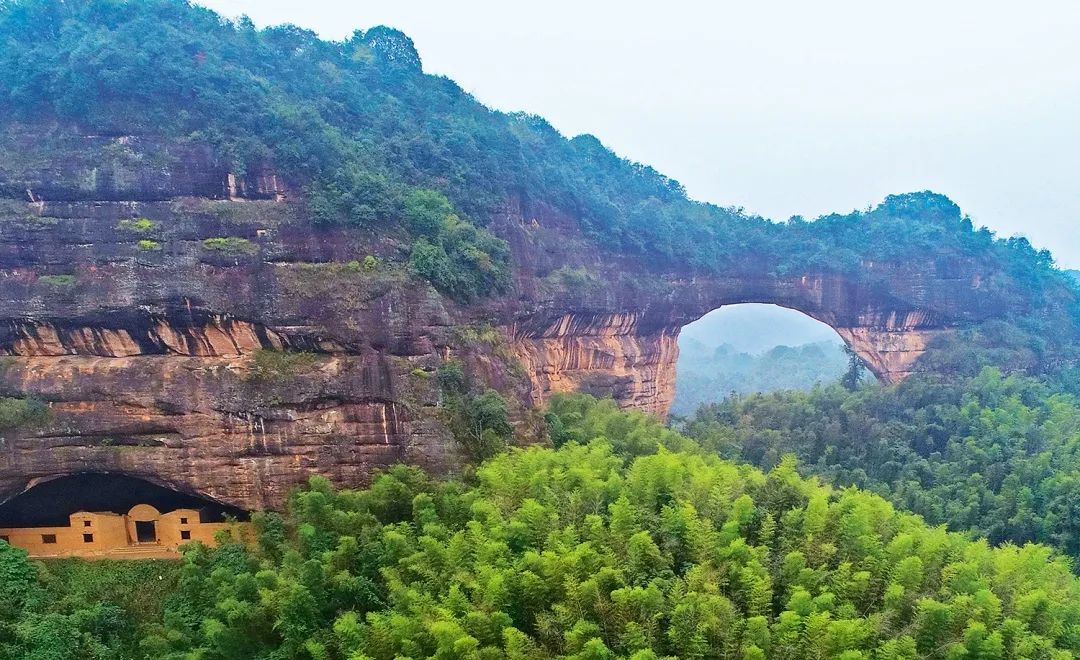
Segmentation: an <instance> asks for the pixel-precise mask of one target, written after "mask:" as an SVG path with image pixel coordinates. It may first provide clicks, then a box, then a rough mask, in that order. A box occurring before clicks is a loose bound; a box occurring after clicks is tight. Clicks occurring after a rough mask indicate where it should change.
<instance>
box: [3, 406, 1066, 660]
mask: <svg viewBox="0 0 1080 660" xmlns="http://www.w3.org/2000/svg"><path fill="white" fill-rule="evenodd" d="M548 423H549V425H550V427H551V431H552V438H553V440H554V441H555V444H556V445H558V446H557V448H545V447H530V448H526V449H513V450H510V451H509V452H506V453H502V454H499V455H497V456H495V457H493V458H491V459H488V460H487V461H485V462H484V463H482V464H481V465H480V466H479V467H478V469H477V470H476V473H475V476H474V477H472V478H470V479H468V480H466V481H459V480H453V479H450V480H442V479H437V478H433V477H430V476H426V475H424V474H423V473H422V472H421V471H419V470H417V469H415V468H409V467H403V466H401V467H395V468H392V469H390V470H388V471H386V472H385V473H383V474H382V475H381V476H379V477H377V478H376V479H375V480H374V482H373V483H372V484H371V486H370V487H369V488H367V489H364V490H357V491H338V490H334V489H333V488H331V487H330V486H329V484H328V483H327V482H326V481H325V480H323V479H320V478H315V479H313V480H312V481H311V484H310V485H309V487H308V488H306V489H304V490H302V491H300V492H297V493H296V494H295V495H294V496H293V497H292V499H291V501H290V505H289V509H288V511H287V513H285V514H284V515H277V514H263V515H262V516H261V517H259V519H258V529H259V536H258V543H257V545H255V546H245V545H242V544H239V543H237V542H228V541H227V539H225V540H226V541H227V542H225V543H224V544H223V545H221V546H219V547H218V548H216V549H208V548H206V547H205V546H201V545H198V544H196V545H192V546H190V547H189V548H188V551H187V553H186V555H185V560H184V564H183V566H182V567H181V568H180V570H179V574H178V575H177V576H176V577H175V578H171V579H175V580H176V586H175V589H174V590H173V591H172V592H171V593H170V594H169V595H167V596H166V597H164V599H163V600H161V601H159V602H160V603H161V612H162V613H161V618H159V619H156V620H155V619H153V618H152V617H151V619H150V620H144V621H142V622H141V623H140V625H138V626H137V628H136V632H137V637H139V639H140V640H141V641H139V642H138V645H139V646H138V648H139V653H141V654H144V655H146V656H148V657H153V658H177V659H179V658H202V659H206V660H211V659H220V660H225V659H234V658H265V659H267V660H269V659H270V658H317V659H324V658H325V659H338V658H340V659H346V658H349V659H353V660H356V659H359V658H372V659H377V660H383V659H385V660H392V659H393V658H403V657H413V658H421V657H437V658H441V657H446V658H450V657H453V658H521V659H524V658H544V657H568V658H616V657H623V658H635V659H636V660H646V659H648V658H660V657H669V656H675V657H683V658H706V657H717V658H721V657H729V658H765V657H768V658H807V657H823V658H825V657H827V658H845V659H850V660H855V659H856V658H1066V657H1072V655H1071V654H1072V653H1074V652H1080V636H1077V634H1076V631H1077V630H1078V625H1080V581H1078V579H1077V578H1076V577H1075V576H1074V575H1073V574H1072V572H1071V570H1070V564H1069V562H1068V561H1067V560H1066V559H1065V558H1064V557H1063V556H1061V555H1059V554H1057V553H1056V552H1055V551H1053V550H1051V549H1050V548H1048V547H1046V546H1041V545H1033V544H1025V545H1023V546H1019V545H1013V544H1009V543H1006V544H1005V545H1003V546H1001V547H998V548H992V547H990V545H989V544H988V543H987V542H986V541H985V540H971V539H969V538H967V537H966V536H964V535H962V534H958V533H952V532H948V531H946V530H945V529H944V528H943V527H933V526H930V525H928V524H926V523H925V522H923V520H922V519H921V518H919V517H918V516H915V515H912V514H909V513H901V512H899V511H897V510H896V509H895V508H894V507H893V505H891V504H890V503H888V502H887V501H886V500H885V499H883V498H881V497H879V496H878V495H874V494H871V493H868V492H865V491H861V490H859V489H857V488H846V489H836V488H832V487H830V486H827V485H824V484H822V483H821V482H820V481H818V480H817V479H804V478H801V477H800V476H799V475H798V473H797V471H796V469H795V465H794V463H793V461H791V460H787V459H785V460H782V461H780V463H779V464H778V465H777V466H776V467H775V468H773V469H772V470H771V471H769V472H767V473H766V472H761V471H759V470H757V469H755V468H752V467H748V466H745V465H738V464H735V463H732V462H729V461H726V460H723V459H721V458H719V457H717V456H716V455H715V454H712V453H711V452H710V451H708V450H705V449H703V448H702V447H700V446H699V445H697V444H696V443H694V442H693V441H691V440H690V439H688V438H686V437H684V436H682V435H680V434H678V433H676V432H674V431H671V430H669V429H666V428H664V427H663V425H662V424H661V423H660V422H658V421H657V420H655V419H653V418H650V417H648V416H646V415H643V414H640V413H628V412H622V411H619V410H618V409H617V408H616V406H615V404H614V403H613V402H610V401H607V402H599V401H596V400H595V399H591V398H589V397H585V396H581V395H575V396H569V397H560V398H559V399H557V400H556V401H555V402H554V404H553V407H552V409H551V411H550V412H549V414H548ZM0 569H2V570H3V571H4V576H5V580H4V582H3V587H2V588H3V589H4V590H5V594H4V595H5V599H4V600H3V603H4V604H11V603H14V604H16V607H14V608H13V607H7V608H0V649H2V652H3V653H5V654H6V657H46V656H33V655H23V653H24V652H25V653H30V651H29V650H28V649H33V648H35V647H34V646H33V645H34V644H35V643H40V640H48V639H50V637H49V636H50V635H56V634H58V633H57V631H56V629H55V628H47V627H46V628H43V627H42V626H44V625H45V621H46V619H43V618H41V617H42V616H43V615H42V614H40V613H39V610H40V609H42V608H45V607H46V605H45V604H44V603H43V602H42V601H40V600H38V601H34V600H33V599H34V598H35V596H34V594H35V590H37V589H39V588H40V587H38V586H35V584H36V580H37V575H36V571H37V570H39V569H35V568H34V567H33V566H32V565H30V564H28V563H27V562H26V560H25V557H24V556H21V555H20V554H19V552H18V551H15V550H12V549H10V548H8V546H6V544H3V543H2V542H0ZM113 598H115V594H114V595H113ZM35 602H36V603H37V604H36V605H33V603H35ZM19 604H24V607H23V610H22V612H21V613H20V610H19V609H18V605H19ZM109 606H110V605H109V604H108V603H103V604H102V605H101V607H109ZM151 609H153V608H151ZM110 611H111V612H112V616H114V617H115V616H117V613H116V610H115V609H114V610H110ZM103 615H106V612H101V613H98V614H93V615H90V614H87V615H84V616H82V618H74V619H69V620H67V623H66V624H64V625H66V626H68V629H69V631H76V632H77V633H78V634H71V632H69V633H68V634H67V635H65V636H64V639H66V640H68V647H66V649H61V651H58V652H57V653H56V654H55V655H49V656H48V657H50V658H75V657H89V658H106V657H125V656H123V655H122V653H121V651H118V650H117V649H118V648H119V647H118V646H117V645H118V644H120V643H121V642H123V641H125V640H127V643H129V644H130V643H132V642H131V639H130V635H129V636H128V637H125V636H124V635H123V634H121V631H118V630H117V629H116V628H114V627H110V624H109V623H108V620H104V621H103V620H102V619H101V616H103ZM45 616H48V615H45ZM129 648H130V647H129ZM80 653H81V654H82V655H79V654H80ZM110 654H112V655H110Z"/></svg>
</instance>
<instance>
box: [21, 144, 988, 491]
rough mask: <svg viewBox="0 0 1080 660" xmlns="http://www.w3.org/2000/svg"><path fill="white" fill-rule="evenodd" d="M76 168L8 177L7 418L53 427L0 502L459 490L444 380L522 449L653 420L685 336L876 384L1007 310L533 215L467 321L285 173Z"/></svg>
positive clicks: (912, 271)
mask: <svg viewBox="0 0 1080 660" xmlns="http://www.w3.org/2000/svg"><path fill="white" fill-rule="evenodd" d="M61 146H62V147H63V150H62V152H64V153H67V154H70V157H68V158H66V159H64V160H63V161H62V162H58V161H55V160H54V161H50V160H47V159H46V160H42V159H30V158H28V159H27V163H28V164H24V165H23V166H22V167H21V169H19V171H18V172H14V171H13V170H11V169H10V168H9V169H8V170H5V169H3V168H0V193H2V194H3V195H4V196H6V197H7V199H6V200H0V227H2V232H0V356H3V357H2V358H0V396H19V397H22V396H33V397H37V398H40V399H42V400H44V401H47V402H48V403H49V406H50V408H51V410H52V418H51V420H50V421H49V422H48V423H47V424H45V425H44V426H43V427H42V428H39V429H35V430H32V431H25V430H24V431H17V432H10V431H9V432H6V433H0V435H2V436H3V437H2V439H0V499H3V498H4V497H7V496H10V495H12V494H14V493H17V492H20V491H22V490H24V489H25V488H27V487H28V486H30V485H33V484H34V483H37V482H39V481H40V480H44V479H49V478H53V477H57V476H62V475H66V474H71V473H76V472H85V471H93V472H117V473H123V474H127V475H132V476H137V477H142V478H146V479H148V480H151V481H154V482H157V483H160V484H163V485H167V486H170V487H172V488H176V489H178V490H182V491H186V492H191V493H198V494H202V495H208V496H210V497H214V498H217V499H219V500H221V501H224V502H227V503H230V504H234V505H237V506H240V507H243V508H248V509H252V508H262V507H267V506H275V505H279V504H280V503H281V502H282V500H283V498H284V496H285V494H286V493H287V492H288V490H289V489H290V488H291V487H293V486H295V485H297V484H298V483H301V482H303V481H304V480H306V479H307V477H308V476H309V475H311V474H316V473H317V474H323V475H326V476H328V477H329V478H331V479H332V480H333V481H335V482H336V483H339V484H342V485H356V484H358V483H362V482H363V481H364V480H365V479H366V478H367V477H368V476H369V475H370V473H371V471H372V470H373V469H375V468H377V467H379V466H383V465H387V464H389V463H392V462H396V461H402V460H403V461H408V462H412V463H417V464H420V465H423V466H425V467H428V468H431V469H435V470H452V469H453V468H454V467H455V466H457V465H459V464H460V463H461V460H462V459H461V457H460V455H459V453H458V450H457V448H456V447H455V445H454V443H453V441H452V440H451V439H450V437H449V435H448V433H447V432H446V429H445V427H444V425H443V424H442V422H441V419H440V409H439V394H438V392H437V390H436V388H435V387H434V385H433V383H432V379H431V378H430V375H431V374H432V372H433V371H434V370H435V369H436V368H437V367H438V366H439V365H440V364H442V363H443V361H444V360H445V359H447V358H448V357H451V356H452V357H458V358H462V359H464V360H465V361H466V363H467V364H468V365H469V367H470V369H471V370H472V371H473V372H474V373H477V374H479V375H480V376H481V377H482V378H483V379H484V380H485V381H486V382H488V383H489V384H490V385H492V386H493V387H496V388H497V389H499V390H501V391H502V392H504V393H505V394H508V395H509V396H510V398H511V399H512V400H514V401H518V402H520V403H521V404H522V407H521V408H520V409H519V410H518V411H517V415H516V416H517V418H518V419H519V421H521V423H522V424H523V425H525V426H527V425H528V424H529V422H528V420H529V419H532V418H531V417H530V416H529V415H527V414H526V413H525V410H526V409H527V407H528V406H530V405H533V406H535V405H539V404H542V403H543V402H544V401H545V400H546V399H547V397H548V396H550V394H551V393H553V392H562V391H570V390H585V391H589V392H593V393H596V394H601V395H610V396H613V397H615V398H616V399H617V400H618V401H620V402H621V403H623V404H625V405H627V406H633V407H637V408H641V409H643V410H648V411H650V412H653V413H657V414H661V415H663V414H666V412H667V410H668V407H669V406H670V403H671V398H672V396H673V393H674V378H675V373H674V369H675V362H676V358H677V350H678V349H677V344H676V341H677V337H678V333H679V330H680V328H681V327H683V326H684V325H685V324H687V323H689V322H691V321H693V320H695V319H697V318H699V317H700V316H702V315H704V314H705V313H707V312H709V311H711V310H713V309H716V308H718V307H721V306H723V305H729V304H736V303H741V302H767V303H775V304H779V305H783V306H786V307H791V308H793V309H797V310H800V311H802V312H805V313H806V314H808V315H810V316H812V317H814V318H817V319H819V320H821V321H823V322H825V323H827V324H829V325H830V326H832V327H833V328H835V329H836V330H837V331H838V332H839V333H840V335H841V336H842V337H843V338H844V339H845V340H846V341H847V342H848V343H849V344H850V345H851V346H852V347H853V348H854V349H855V350H856V351H857V352H858V353H859V354H860V355H861V356H863V357H864V359H865V360H866V361H867V363H868V364H869V365H870V367H871V369H872V370H873V371H874V372H875V373H876V374H877V375H878V376H879V377H880V378H882V379H884V380H887V381H896V380H899V379H902V378H904V377H905V376H906V375H908V374H909V373H910V372H911V370H912V368H913V364H914V362H915V361H916V360H917V358H918V357H919V356H920V355H921V354H922V353H923V352H924V351H925V350H926V348H927V346H928V344H929V343H930V342H931V341H932V340H933V339H935V338H936V337H939V336H941V335H943V334H946V333H949V332H950V331H951V330H952V329H953V328H955V327H957V326H961V325H964V324H967V323H972V322H976V321H979V320H982V319H985V318H988V317H992V316H993V315H995V314H996V313H998V311H999V310H995V309H993V308H992V307H990V306H989V305H988V304H987V299H986V297H985V295H984V294H983V293H982V291H981V289H980V281H981V280H980V276H981V273H980V272H979V271H978V268H977V266H976V265H975V264H967V263H959V264H951V265H950V267H949V268H946V269H942V268H936V267H935V266H934V265H933V264H930V265H929V267H928V265H927V264H920V263H893V264H869V263H867V264H864V268H863V270H862V272H860V273H859V274H858V275H855V276H852V275H848V276H841V275H836V274H830V273H825V272H815V271H808V272H803V273H797V274H793V275H789V276H784V277H779V276H776V275H772V274H768V273H760V272H752V270H751V271H750V272H742V273H731V274H725V275H717V274H708V275H706V274H702V273H697V272H693V271H691V270H689V269H687V268H685V267H683V266H679V265H671V264H667V265H665V264H658V263H650V262H649V261H648V260H644V259H642V258H639V257H631V256H619V255H613V254H611V253H610V252H606V251H603V250H602V249H600V248H599V247H598V246H597V245H596V244H595V243H593V242H591V241H589V240H587V239H586V238H585V237H584V236H583V235H582V234H581V231H580V228H579V225H578V222H577V220H576V219H575V218H574V217H572V216H568V215H566V214H563V213H560V212H558V211H556V210H554V209H552V208H550V207H548V206H545V205H542V204H535V203H534V204H524V203H522V202H520V201H518V200H508V201H507V203H506V205H505V207H504V208H503V209H502V210H501V211H500V212H499V213H497V214H495V216H494V217H492V218H490V222H489V227H490V228H491V229H492V231H494V232H495V233H497V234H498V235H500V236H501V237H503V238H505V239H506V240H507V241H508V242H509V243H510V245H511V248H512V253H513V263H514V268H515V274H514V288H513V291H512V292H511V293H510V294H508V295H506V296H504V297H502V298H499V299H494V300H487V301H483V302H480V303H476V304H472V305H459V304H455V303H453V302H451V301H448V300H447V299H445V298H444V297H442V296H440V295H439V294H438V293H437V292H436V291H434V290H433V289H432V288H431V286H430V285H428V284H427V283H426V282H424V281H422V280H419V279H418V278H416V277H414V276H412V275H410V274H409V273H408V272H407V270H406V269H405V268H404V267H403V266H402V265H401V258H400V251H401V248H402V245H401V244H400V242H399V240H398V237H396V236H395V234H394V232H393V230H392V229H388V230H386V231H382V230H379V231H373V232H366V231H360V230H352V231H350V230H327V229H320V228H315V227H313V226H312V224H311V222H310V220H309V219H308V218H307V216H306V212H305V210H304V206H303V204H302V203H301V202H300V201H299V200H298V199H297V196H296V195H295V193H294V192H293V191H290V190H289V189H288V186H287V184H286V183H285V182H284V181H283V179H282V178H281V177H279V176H278V175H276V174H275V173H274V172H272V171H269V170H266V171H259V172H255V173H251V174H249V175H248V176H246V177H238V176H236V175H234V174H232V173H230V172H228V171H227V170H225V169H224V168H223V167H221V166H220V165H219V164H218V163H217V162H216V161H215V160H214V158H213V156H212V154H210V153H209V152H207V151H206V150H201V149H198V148H195V147H177V146H176V145H169V144H162V143H155V142H153V141H148V140H146V139H143V140H136V139H132V138H86V139H84V140H82V141H78V142H76V143H72V144H67V145H61ZM25 147H26V149H27V150H28V151H33V145H30V144H27V145H25ZM28 182H29V183H28ZM368 255H371V256H373V257H375V258H376V259H374V260H366V259H365V258H366V257H367V256H368ZM885 282H887V283H888V285H887V286H886V285H884V284H883V283H885ZM478 330H483V332H480V331H478ZM477 337H480V338H479V339H478V338H477ZM294 350H295V351H303V352H304V353H303V354H302V355H300V356H299V357H298V354H297V353H295V352H291V351H294ZM268 354H270V355H271V356H279V357H280V358H281V359H277V360H274V359H270V360H268V361H266V363H264V362H261V361H260V358H261V357H265V356H266V355H268Z"/></svg>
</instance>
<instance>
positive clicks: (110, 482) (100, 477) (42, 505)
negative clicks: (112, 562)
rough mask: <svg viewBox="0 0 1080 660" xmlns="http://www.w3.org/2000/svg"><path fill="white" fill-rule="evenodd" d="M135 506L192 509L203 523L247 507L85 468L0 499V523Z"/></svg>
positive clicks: (235, 515)
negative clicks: (83, 470) (239, 506)
mask: <svg viewBox="0 0 1080 660" xmlns="http://www.w3.org/2000/svg"><path fill="white" fill-rule="evenodd" d="M137 504H149V505H150V506H152V507H154V508H156V509H157V510H158V511H160V512H161V513H168V512H170V511H175V510H177V509H196V510H198V511H199V522H202V523H211V522H224V521H225V520H227V519H236V520H239V521H247V520H249V519H250V514H249V513H248V512H247V511H245V510H243V509H240V508H238V507H235V506H230V505H227V504H222V503H221V502H218V501H216V500H213V499H211V498H209V497H203V496H198V495H190V494H188V493H182V492H179V491H176V490H172V489H170V488H166V487H164V486H160V485H158V484H155V483H151V482H149V481H146V480H145V479H139V478H137V477H131V476H128V475H122V474H109V473H97V472H85V473H78V474H72V475H68V476H64V477H58V478H56V479H50V480H49V481H45V482H43V483H40V484H37V485H35V486H32V487H31V488H28V489H27V490H25V491H23V492H22V493H19V494H17V495H15V496H13V497H11V498H10V499H8V500H6V501H5V502H3V503H0V527H47V526H63V525H66V524H68V519H69V516H70V515H71V514H73V513H75V512H77V511H88V512H94V513H104V512H111V513H116V514H124V513H127V512H128V511H129V510H130V509H131V508H132V507H133V506H135V505H137Z"/></svg>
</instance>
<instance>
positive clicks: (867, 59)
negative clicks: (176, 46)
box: [199, 0, 1080, 268]
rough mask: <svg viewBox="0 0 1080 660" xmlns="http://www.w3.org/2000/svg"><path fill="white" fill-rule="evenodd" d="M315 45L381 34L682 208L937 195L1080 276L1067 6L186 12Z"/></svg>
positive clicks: (1048, 0) (806, 207) (317, 4)
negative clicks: (657, 187)
mask: <svg viewBox="0 0 1080 660" xmlns="http://www.w3.org/2000/svg"><path fill="white" fill-rule="evenodd" d="M199 1H200V3H201V4H204V5H206V6H208V7H211V8H213V9H215V10H217V11H219V12H221V13H223V14H225V15H227V16H238V15H240V14H247V15H249V16H250V17H251V18H252V19H253V20H254V21H255V23H256V24H258V25H260V26H264V25H269V24H278V23H295V24H297V25H300V26H303V27H307V28H310V29H313V30H315V31H316V32H318V33H320V34H321V35H322V36H324V37H326V38H334V39H337V38H341V37H344V36H346V35H347V34H349V33H351V32H352V30H353V29H354V28H365V29H366V28H368V27H371V26H374V25H379V24H385V25H390V26H393V27H397V28H399V29H401V30H403V31H404V32H406V33H407V34H409V35H410V36H411V37H412V38H413V40H414V41H415V42H416V46H417V49H418V50H419V52H420V55H421V57H422V58H423V60H424V68H425V70H427V71H428V72H429V73H439V74H444V75H447V76H449V77H451V78H453V79H454V80H456V81H457V82H458V83H459V84H460V85H461V86H462V87H464V88H465V89H466V90H468V91H469V92H471V93H472V94H474V95H475V96H476V97H477V98H478V99H479V100H480V101H482V102H483V103H485V104H487V105H489V106H491V107H494V108H498V109H501V110H525V111H528V112H533V113H537V114H540V115H543V116H544V117H546V118H547V119H548V120H549V121H550V122H551V123H552V124H553V125H554V126H555V127H556V128H558V129H559V130H560V131H562V132H563V133H565V134H566V135H567V136H572V135H576V134H578V133H592V134H594V135H596V136H597V137H599V138H600V139H601V140H602V141H603V142H604V143H605V144H607V145H608V146H610V147H611V148H613V149H614V150H615V151H617V152H618V153H619V154H620V155H622V156H625V157H628V158H633V159H635V160H639V161H642V162H646V163H648V164H650V165H653V166H654V167H656V168H657V169H658V170H660V171H662V172H664V173H665V174H667V175H669V176H672V177H674V178H676V179H678V180H680V181H682V182H683V183H684V184H685V185H686V187H687V189H688V191H689V192H690V194H691V195H692V196H693V197H695V198H697V199H702V200H706V201H710V202H715V203H718V204H723V205H736V206H743V207H745V208H746V209H747V210H749V211H753V212H757V213H760V214H762V215H764V216H767V217H771V218H776V219H783V218H787V217H789V216H791V215H793V214H801V215H804V216H807V217H814V216H817V215H820V214H822V213H827V212H831V211H843V212H846V211H850V210H852V209H854V208H863V207H866V206H868V205H871V204H876V203H877V202H878V201H880V200H881V199H882V198H883V197H884V196H885V195H887V194H889V193H891V192H908V191H913V190H924V189H932V190H935V191H937V192H941V193H945V194H947V195H949V196H950V197H951V198H952V199H953V200H955V201H956V202H957V203H958V204H960V206H961V208H963V209H964V211H965V212H967V213H968V214H970V215H971V216H972V217H973V218H974V220H975V222H976V223H977V224H985V225H987V226H989V227H991V228H992V229H994V230H996V231H998V232H999V234H1001V235H1012V234H1017V233H1022V234H1025V235H1027V236H1028V237H1029V238H1030V239H1031V240H1032V242H1033V243H1035V245H1036V246H1038V247H1045V248H1050V249H1051V250H1052V251H1053V252H1054V254H1055V256H1056V257H1057V258H1058V261H1059V263H1061V264H1062V265H1064V266H1067V267H1072V268H1080V231H1078V227H1077V225H1078V223H1077V220H1078V219H1080V2H1078V1H1077V0H1045V1H1039V2H1031V3H1021V2H1015V0H1013V1H1010V2H1001V1H998V0H989V1H988V0H981V1H979V0H950V1H949V2H942V1H941V0H933V1H928V0H907V1H906V2H902V3H900V2H896V3H884V2H867V1H866V0H857V1H856V0H851V1H832V0H822V1H821V2H813V3H811V2H805V1H798V2H794V1H792V2H768V1H763V2H749V1H746V0H739V1H737V2H704V1H700V2H677V1H671V0H669V1H668V2H656V1H655V0H651V1H649V2H641V1H638V0H631V1H627V0H623V1H620V2H615V1H595V0H594V1H592V2H590V1H588V0H576V1H573V2H571V1H567V0H546V1H545V2H530V3H521V2H507V1H506V0H501V1H495V0H481V1H469V0H463V1H462V2H434V1H431V0H429V1H427V2H416V1H410V0H379V1H378V2H367V1H360V2H356V1H354V2H345V1H340V0H304V1H303V2H296V1H295V0H199Z"/></svg>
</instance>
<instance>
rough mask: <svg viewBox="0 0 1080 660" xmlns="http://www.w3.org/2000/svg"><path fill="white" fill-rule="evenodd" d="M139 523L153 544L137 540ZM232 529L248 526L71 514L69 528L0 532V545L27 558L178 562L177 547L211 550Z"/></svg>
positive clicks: (170, 517)
mask: <svg viewBox="0 0 1080 660" xmlns="http://www.w3.org/2000/svg"><path fill="white" fill-rule="evenodd" d="M137 521H143V522H153V523H154V525H155V533H156V537H157V539H156V541H155V542H152V543H140V542H139V541H138V540H137V539H138V536H137V534H136V529H135V523H136V522H137ZM234 525H236V526H238V527H239V529H241V530H245V529H246V528H247V527H248V525H249V523H234V524H230V523H201V522H199V512H198V511H197V510H195V509H177V510H175V511H170V512H168V513H165V514H162V513H159V512H158V511H157V509H155V508H154V507H152V506H149V505H146V504H139V505H136V506H135V507H133V508H132V509H131V511H129V512H128V513H127V514H124V515H121V514H116V513H91V512H87V511H79V512H77V513H73V514H71V517H70V522H69V524H68V525H67V526H63V527H13V528H0V539H6V540H7V542H8V543H10V544H11V545H13V546H15V547H17V548H22V549H23V550H26V551H27V552H29V553H30V556H31V557H95V556H107V555H114V554H117V553H124V552H128V551H131V550H139V549H144V550H147V551H152V552H154V553H155V554H157V555H161V554H162V553H164V554H176V555H177V556H179V551H178V548H179V546H181V545H183V544H185V543H191V542H193V541H202V542H203V543H205V544H207V545H215V543H216V541H215V539H214V537H215V535H216V534H217V533H218V532H219V531H222V530H225V529H228V528H230V527H233V526H234ZM241 533H245V532H244V531H241ZM47 537H55V540H54V542H52V543H46V538H47Z"/></svg>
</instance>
